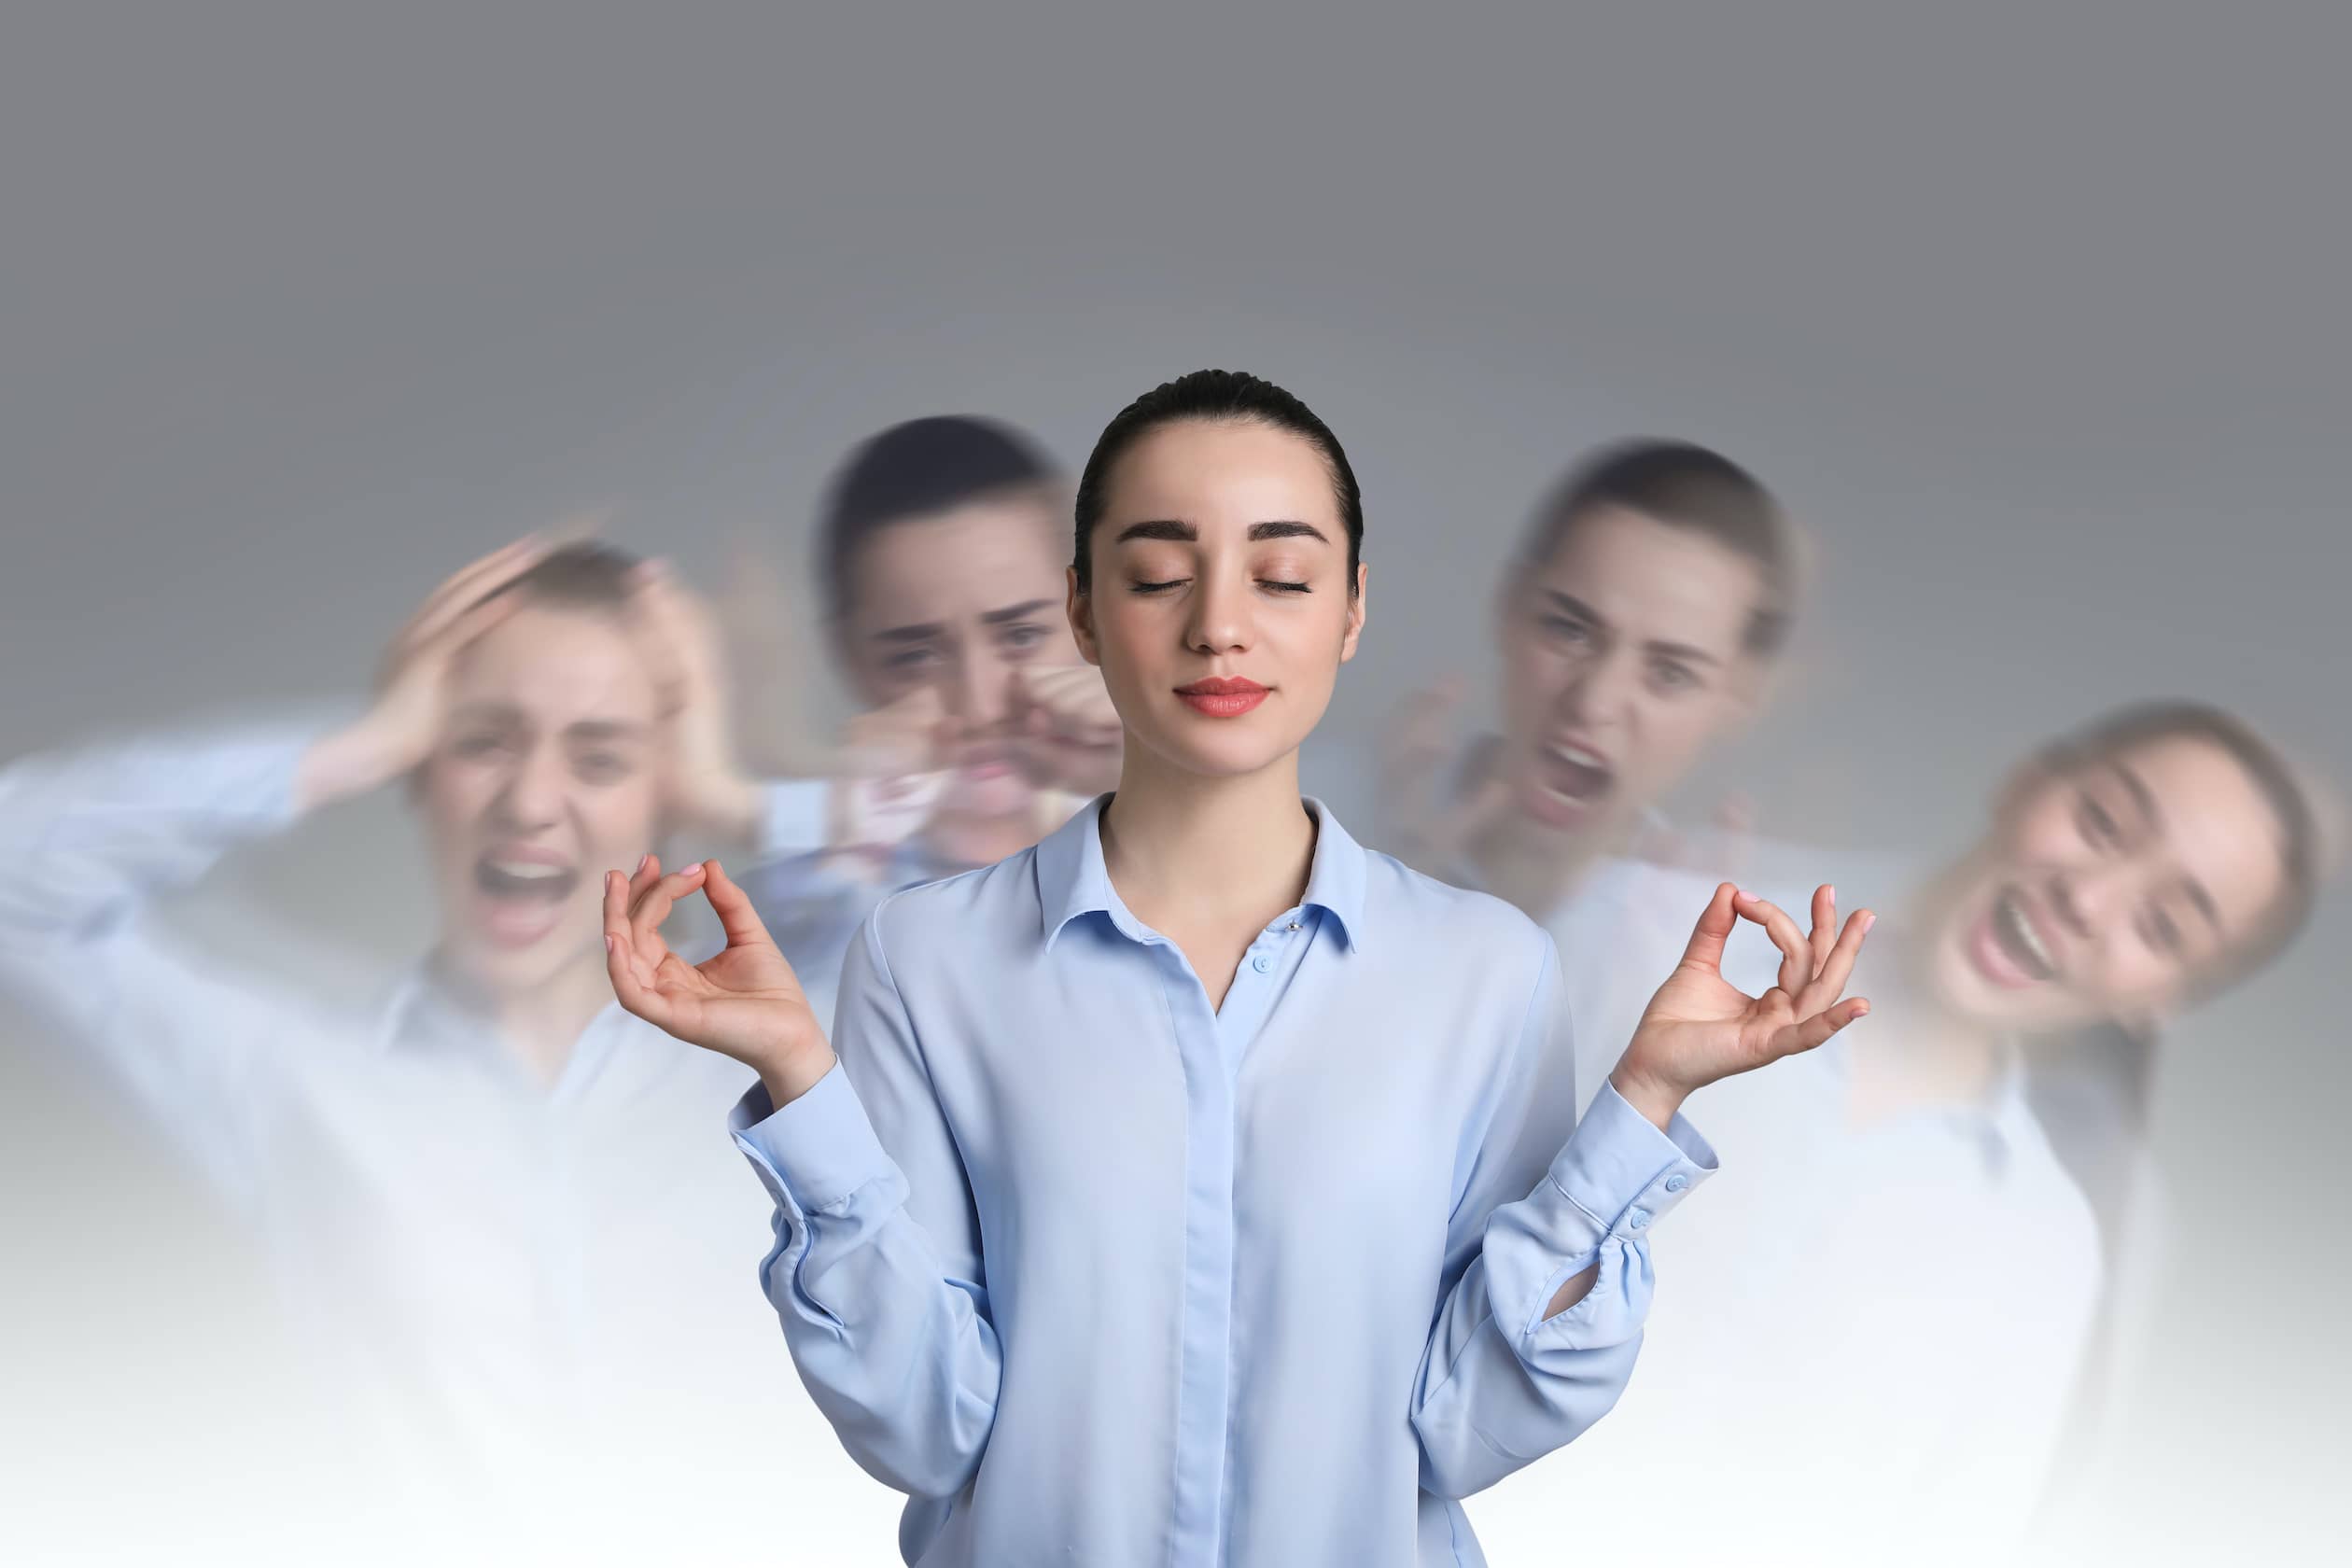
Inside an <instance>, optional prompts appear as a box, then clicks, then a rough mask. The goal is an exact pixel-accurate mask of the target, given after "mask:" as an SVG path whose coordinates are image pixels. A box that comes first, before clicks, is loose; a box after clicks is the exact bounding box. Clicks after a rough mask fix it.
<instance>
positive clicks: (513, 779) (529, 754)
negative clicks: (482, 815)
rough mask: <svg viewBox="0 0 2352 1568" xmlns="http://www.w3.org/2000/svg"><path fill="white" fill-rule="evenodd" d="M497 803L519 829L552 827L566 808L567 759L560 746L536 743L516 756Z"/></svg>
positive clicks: (503, 813) (509, 822) (501, 812)
mask: <svg viewBox="0 0 2352 1568" xmlns="http://www.w3.org/2000/svg"><path fill="white" fill-rule="evenodd" d="M497 806H498V810H499V812H500V814H501V815H503V816H504V817H505V818H506V819H507V821H508V824H509V825H510V826H511V827H513V828H515V829H517V830H521V831H526V832H527V831H533V830H536V829H539V828H546V827H553V825H554V824H555V823H556V822H557V821H558V820H559V819H561V818H562V816H563V811H564V759H563V757H562V756H561V755H560V754H559V752H558V751H557V749H556V748H554V747H553V746H544V745H541V746H533V747H531V748H530V749H527V750H525V752H524V753H523V754H522V755H521V756H520V757H518V758H516V759H515V763H514V767H513V771H511V773H509V774H508V775H507V778H506V787H505V788H504V789H502V790H500V791H498V797H497Z"/></svg>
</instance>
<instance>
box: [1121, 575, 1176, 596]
mask: <svg viewBox="0 0 2352 1568" xmlns="http://www.w3.org/2000/svg"><path fill="white" fill-rule="evenodd" d="M1187 581H1190V579H1188V578H1182V577H1171V578H1169V580H1168V581H1165V582H1137V583H1133V584H1130V586H1131V587H1132V588H1133V589H1134V591H1135V592H1136V593H1139V594H1161V593H1166V592H1167V591H1168V590H1169V589H1170V588H1182V587H1183V585H1184V584H1185V583H1186V582H1187Z"/></svg>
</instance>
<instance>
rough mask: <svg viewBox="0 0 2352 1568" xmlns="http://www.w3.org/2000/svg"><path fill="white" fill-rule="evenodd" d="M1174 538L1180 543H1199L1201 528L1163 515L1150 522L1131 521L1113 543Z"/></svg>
mask: <svg viewBox="0 0 2352 1568" xmlns="http://www.w3.org/2000/svg"><path fill="white" fill-rule="evenodd" d="M1129 539H1173V540H1174V541H1175V542H1176V543H1178V544H1198V543H1199V542H1200V530H1199V529H1198V528H1196V527H1194V526H1193V525H1191V524H1189V523H1179V522H1177V521H1176V520H1175V519H1174V518H1171V517H1163V518H1159V519H1156V520H1155V521H1153V522H1150V523H1130V524H1128V525H1127V526H1126V527H1124V528H1122V529H1120V530H1119V534H1118V537H1117V538H1116V539H1113V540H1112V541H1111V542H1112V543H1113V544H1125V543H1127V540H1129Z"/></svg>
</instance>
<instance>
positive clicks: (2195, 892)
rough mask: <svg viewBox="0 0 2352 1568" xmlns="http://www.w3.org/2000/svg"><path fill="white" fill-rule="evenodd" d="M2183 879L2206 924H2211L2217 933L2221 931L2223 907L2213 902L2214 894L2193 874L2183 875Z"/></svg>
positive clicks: (2191, 899) (2190, 900)
mask: <svg viewBox="0 0 2352 1568" xmlns="http://www.w3.org/2000/svg"><path fill="white" fill-rule="evenodd" d="M2181 880H2182V884H2183V885H2184V886H2185V887H2187V889H2189V902H2190V903H2193V904H2195V905H2196V906H2197V912H2198V913H2199V914H2201V915H2203V916H2204V917H2205V924H2206V925H2208V926H2211V927H2212V928H2213V929H2214V931H2216V932H2217V933H2218V932H2219V931H2220V930H2221V908H2220V905H2219V904H2217V903H2214V902H2213V895H2212V894H2211V893H2209V892H2207V891H2206V890H2205V884H2204V883H2202V882H2200V881H2198V880H2197V879H2196V878H2195V877H2193V876H2188V877H2183V878H2182V879H2181Z"/></svg>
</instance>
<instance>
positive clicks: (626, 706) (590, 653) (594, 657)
mask: <svg viewBox="0 0 2352 1568" xmlns="http://www.w3.org/2000/svg"><path fill="white" fill-rule="evenodd" d="M451 686H452V691H451V695H452V698H453V700H454V703H455V706H456V707H467V706H469V705H475V704H480V705H496V706H498V707H511V708H515V709H518V710H520V711H521V712H522V713H523V714H525V716H526V717H528V718H529V719H530V720H531V721H534V722H536V723H539V724H543V725H548V726H561V725H564V724H568V723H571V722H573V721H577V720H581V719H605V720H614V721H637V722H640V723H642V722H649V721H651V720H652V719H653V718H654V717H655V716H656V712H657V709H658V706H659V704H658V693H657V692H656V690H655V686H654V680H653V674H652V671H651V668H650V667H649V666H648V665H647V663H646V659H645V656H644V654H643V652H642V651H640V650H639V649H638V647H637V644H636V642H635V641H633V640H632V639H631V637H630V636H629V633H628V630H627V628H626V627H625V626H624V625H623V623H622V622H621V620H620V618H619V616H618V615H617V614H612V613H607V612H602V611H597V610H589V609H555V608H553V607H550V606H546V605H531V604H526V605H525V606H524V607H523V608H522V609H517V610H516V611H515V612H514V613H513V614H511V615H510V616H508V617H507V618H506V619H505V620H503V621H501V622H499V623H497V625H496V626H493V627H492V628H491V629H490V630H489V631H487V632H485V633H484V634H483V636H482V637H479V638H477V639H476V640H475V641H474V642H473V643H472V644H470V645H469V647H468V648H467V649H466V650H465V651H463V652H462V653H460V654H459V655H458V657H457V661H456V664H455V666H454V667H453V668H452V670H451Z"/></svg>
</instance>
